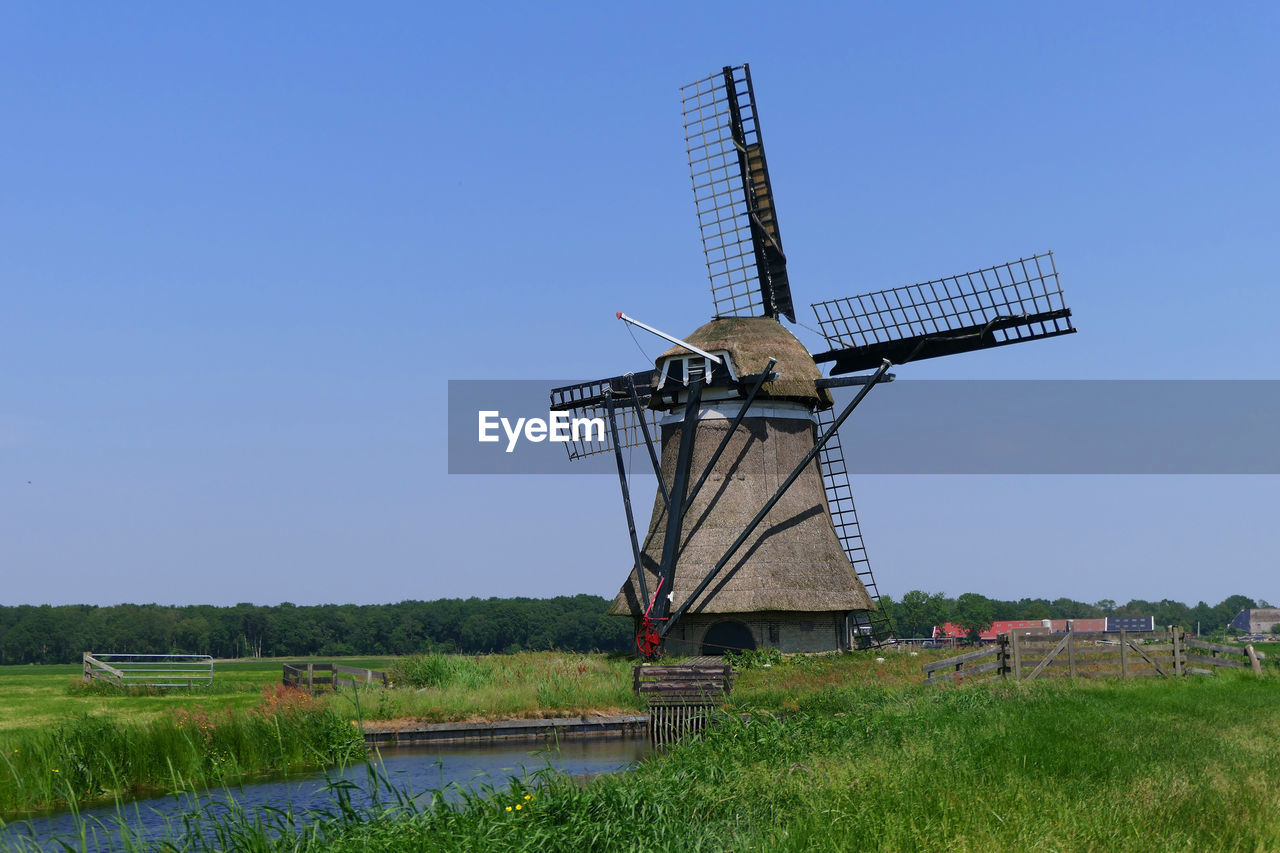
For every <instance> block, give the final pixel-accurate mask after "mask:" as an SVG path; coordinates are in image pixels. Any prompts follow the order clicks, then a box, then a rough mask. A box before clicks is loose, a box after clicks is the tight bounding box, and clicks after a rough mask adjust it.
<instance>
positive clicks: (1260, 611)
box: [1228, 607, 1280, 634]
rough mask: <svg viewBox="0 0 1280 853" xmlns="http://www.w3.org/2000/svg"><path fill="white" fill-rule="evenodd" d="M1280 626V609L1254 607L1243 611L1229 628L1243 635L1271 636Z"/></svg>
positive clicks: (1232, 621)
mask: <svg viewBox="0 0 1280 853" xmlns="http://www.w3.org/2000/svg"><path fill="white" fill-rule="evenodd" d="M1276 625H1280V607H1253V608H1250V609H1248V610H1241V611H1240V612H1239V613H1237V614H1236V618H1234V619H1232V620H1231V624H1230V625H1229V626H1228V627H1230V628H1233V629H1235V630H1237V631H1239V632H1240V633H1241V634H1269V633H1271V629H1272V628H1273V627H1274V626H1276Z"/></svg>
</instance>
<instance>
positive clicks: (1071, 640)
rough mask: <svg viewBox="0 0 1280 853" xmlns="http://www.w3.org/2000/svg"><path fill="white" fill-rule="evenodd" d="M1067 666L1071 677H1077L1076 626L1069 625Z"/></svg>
mask: <svg viewBox="0 0 1280 853" xmlns="http://www.w3.org/2000/svg"><path fill="white" fill-rule="evenodd" d="M1067 667H1068V668H1069V671H1070V673H1071V677H1072V678H1075V677H1076V626H1075V625H1068V626H1067Z"/></svg>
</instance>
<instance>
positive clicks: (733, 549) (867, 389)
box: [660, 358, 893, 637]
mask: <svg viewBox="0 0 1280 853" xmlns="http://www.w3.org/2000/svg"><path fill="white" fill-rule="evenodd" d="M892 366H893V365H892V364H891V363H890V361H889V359H887V358H886V359H884V360H883V362H881V364H880V369H879V370H877V371H876V372H875V374H873V375H872V377H871V378H870V379H869V380H868V381H867V384H866V385H864V386H862V388H861V389H860V390H859V391H858V393H857V396H855V397H854V398H853V399H852V400H851V401H850V402H849V405H847V406H845V407H844V410H843V411H841V412H840V415H839V416H838V417H837V418H836V419H835V420H834V421H832V422H831V426H829V427H827V431H826V432H824V433H823V434H822V435H821V436H819V437H818V440H817V441H816V442H815V443H814V445H813V449H812V450H810V451H809V452H808V453H806V454H805V455H804V459H802V460H800V464H799V465H797V466H796V467H795V469H794V470H792V472H791V474H790V476H788V477H787V479H786V480H785V481H783V483H782V485H781V486H779V487H778V490H777V491H776V492H774V493H773V497H771V498H769V500H768V501H766V502H765V505H764V506H763V507H761V508H760V511H759V512H758V513H756V515H755V517H754V518H752V519H751V521H750V523H749V524H747V526H746V528H744V529H743V531H742V532H741V533H740V534H738V538H737V539H735V540H733V544H732V545H730V546H729V550H728V551H726V552H725V553H724V556H723V557H721V558H720V560H719V561H718V562H717V563H716V564H715V567H714V568H712V569H711V571H709V572H707V576H706V577H704V578H703V579H702V582H701V583H699V584H698V586H697V588H696V589H694V591H693V592H692V593H690V594H689V597H688V598H686V599H685V600H684V603H683V604H681V605H680V606H679V607H678V608H676V611H675V612H674V613H672V614H671V616H670V617H669V618H668V619H667V622H666V624H665V625H663V626H662V630H661V631H660V633H661V634H662V636H663V637H665V636H666V635H667V633H668V632H669V631H670V630H671V628H672V626H674V625H675V624H676V622H678V621H679V620H680V617H681V616H683V615H684V613H685V611H686V610H688V609H689V607H690V606H691V605H692V604H693V602H694V601H696V600H697V598H698V596H699V595H701V594H702V593H703V591H704V590H705V589H706V588H707V587H708V586H710V585H711V582H712V581H713V580H715V578H716V575H718V574H720V570H721V569H723V568H724V567H725V564H726V563H728V562H729V561H730V560H731V559H733V555H734V554H736V553H737V552H738V549H739V548H741V547H742V544H743V543H744V542H746V541H747V539H748V538H750V536H751V534H752V533H754V532H755V529H756V528H757V527H759V526H760V522H762V521H764V518H765V516H767V515H768V514H769V511H770V510H771V509H773V506H774V504H776V503H777V502H778V501H780V500H782V496H783V495H784V494H786V492H787V489H789V488H791V484H792V483H794V482H795V481H796V480H797V479H799V477H800V475H801V474H802V473H803V472H804V469H805V468H807V467H809V464H810V463H811V462H813V460H814V458H815V457H816V456H817V455H818V454H819V453H820V452H821V451H822V448H823V447H825V446H826V444H827V442H828V441H829V440H830V439H831V436H833V435H835V433H836V430H838V429H840V425H841V424H843V423H844V422H845V420H846V419H848V417H849V415H851V414H853V410H854V409H856V408H858V404H859V403H861V402H862V398H864V397H866V396H867V394H869V393H871V389H872V388H874V387H876V383H878V382H879V381H880V377H882V376H884V374H885V371H887V370H888V369H889V368H890V367H892Z"/></svg>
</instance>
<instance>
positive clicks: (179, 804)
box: [0, 736, 650, 851]
mask: <svg viewBox="0 0 1280 853" xmlns="http://www.w3.org/2000/svg"><path fill="white" fill-rule="evenodd" d="M649 751H650V749H649V745H648V742H647V741H646V740H645V738H644V737H643V736H639V737H620V738H606V739H590V738H584V739H581V740H564V741H561V742H560V743H559V744H556V745H550V746H549V745H547V744H530V743H528V742H495V743H488V744H475V745H472V744H466V745H437V746H413V747H400V748H397V749H388V750H383V752H382V753H381V763H382V768H383V771H384V773H385V776H386V778H387V779H388V780H389V781H390V784H391V785H392V786H393V787H395V788H396V789H398V790H401V791H404V792H406V793H408V794H411V795H413V796H414V798H415V800H416V801H417V802H419V803H422V804H425V803H427V802H429V801H430V797H429V795H428V792H430V791H432V790H436V789H445V796H446V797H447V798H449V799H453V800H457V799H459V798H460V797H461V795H462V791H463V790H478V789H482V788H484V787H485V786H486V785H492V786H497V787H502V786H504V785H505V784H506V783H507V780H508V779H509V778H510V777H512V776H515V777H518V778H524V777H526V776H529V775H533V774H535V773H537V772H538V771H540V770H546V769H547V768H548V767H550V768H555V769H556V770H560V771H563V772H565V773H568V774H569V775H571V776H594V775H598V774H601V773H614V772H617V771H619V770H623V769H626V768H629V767H631V766H633V765H634V764H635V763H636V762H637V761H639V760H640V759H642V758H643V757H644V756H645V755H647V754H648V753H649ZM337 779H342V780H345V781H346V782H349V783H351V786H352V787H351V788H349V790H350V791H351V793H352V801H353V803H354V804H355V805H357V806H364V805H368V804H369V802H370V796H369V789H370V774H369V770H368V768H367V767H366V766H365V765H363V764H361V765H359V766H356V767H351V768H347V769H346V770H345V771H344V772H343V773H341V774H339V773H337V772H336V771H330V773H329V774H325V773H323V772H317V773H311V774H307V775H304V776H294V777H290V778H287V779H275V780H272V781H267V782H260V783H256V784H246V785H242V786H237V787H234V788H233V789H232V790H231V793H230V797H231V799H232V800H234V802H235V803H237V804H238V805H239V807H241V808H243V809H244V810H245V811H246V812H248V813H249V814H254V813H255V812H256V813H262V810H263V809H273V808H274V809H285V808H292V809H293V811H294V812H295V813H306V812H309V811H317V810H324V809H325V808H328V807H331V806H332V805H333V792H332V791H331V790H329V786H330V784H331V783H332V782H333V781H335V780H337ZM227 797H228V795H227V793H226V792H225V791H214V792H209V793H207V794H202V795H199V796H198V797H193V796H167V797H154V798H150V799H145V800H138V801H136V802H131V803H128V804H126V805H122V806H120V807H119V808H117V807H115V806H108V807H101V808H95V809H86V810H85V811H84V812H82V813H81V814H82V817H83V818H84V819H85V825H86V826H85V831H86V833H87V835H88V838H87V842H88V843H87V844H86V847H85V849H87V850H90V851H113V850H121V849H124V848H123V847H122V846H121V842H120V839H119V836H118V834H117V833H113V832H111V831H109V829H104V828H103V827H110V826H112V825H115V824H118V818H120V817H123V818H124V819H125V820H126V821H127V823H128V824H129V825H130V826H132V827H134V828H135V829H137V830H139V831H140V835H141V836H142V838H144V839H146V840H148V841H157V840H159V839H162V838H164V837H166V836H169V835H178V834H179V833H180V831H181V827H182V824H181V822H180V817H181V815H183V814H185V813H187V812H190V811H191V810H193V809H194V808H197V807H200V806H204V807H206V808H207V807H210V806H212V808H215V809H217V808H219V804H225V803H226V802H227ZM383 799H384V801H385V800H386V797H385V796H384V797H383ZM78 835H79V830H78V829H77V825H76V822H75V820H74V818H73V817H72V815H71V814H69V813H65V812H63V813H59V814H55V815H48V816H45V817H39V818H33V819H31V820H29V821H25V822H21V823H18V824H15V825H14V826H11V827H8V828H7V829H5V830H3V831H2V832H0V846H2V847H4V848H7V849H17V850H22V849H26V850H36V849H39V850H62V849H64V848H63V847H62V846H61V845H59V844H58V843H57V838H58V837H63V838H64V839H67V840H68V841H70V839H71V837H76V838H77V840H76V841H74V842H72V847H73V849H80V844H79V841H78Z"/></svg>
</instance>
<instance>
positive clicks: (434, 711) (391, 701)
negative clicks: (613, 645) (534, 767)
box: [335, 652, 641, 722]
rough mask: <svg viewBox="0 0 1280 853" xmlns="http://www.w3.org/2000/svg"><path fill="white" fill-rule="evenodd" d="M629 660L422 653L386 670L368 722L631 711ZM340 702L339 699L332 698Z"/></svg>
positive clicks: (564, 655)
mask: <svg viewBox="0 0 1280 853" xmlns="http://www.w3.org/2000/svg"><path fill="white" fill-rule="evenodd" d="M633 664H634V661H632V660H631V659H629V658H625V657H608V656H604V655H586V654H571V653H561V652H520V653H518V654H513V655H481V656H468V655H442V654H428V655H419V656H414V657H410V658H403V659H401V660H400V661H399V662H398V663H397V664H395V665H394V666H393V667H392V668H391V671H390V675H391V678H392V681H393V682H394V683H395V685H396V688H395V689H394V690H388V691H386V692H384V693H381V694H379V695H377V696H374V697H371V698H370V699H369V700H368V704H367V705H366V707H365V714H366V718H368V719H373V720H393V719H411V720H415V721H420V722H452V721H457V720H493V719H504V718H511V717H564V716H576V715H579V714H586V713H588V712H596V713H634V712H635V711H636V710H638V709H640V708H641V705H640V703H639V701H638V700H637V699H636V696H635V694H634V693H632V691H631V667H632V665H633ZM335 701H338V702H341V701H342V700H335Z"/></svg>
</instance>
